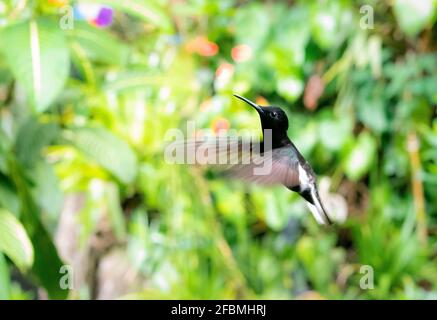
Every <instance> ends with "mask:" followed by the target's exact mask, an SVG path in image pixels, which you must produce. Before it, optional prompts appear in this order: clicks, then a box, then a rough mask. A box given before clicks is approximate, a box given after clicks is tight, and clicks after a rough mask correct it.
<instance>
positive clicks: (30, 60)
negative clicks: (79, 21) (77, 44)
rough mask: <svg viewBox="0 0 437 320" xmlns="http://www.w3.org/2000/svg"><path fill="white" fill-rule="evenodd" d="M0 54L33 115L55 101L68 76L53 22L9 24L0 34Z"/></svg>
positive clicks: (64, 51)
mask: <svg viewBox="0 0 437 320" xmlns="http://www.w3.org/2000/svg"><path fill="white" fill-rule="evenodd" d="M0 38H1V39H2V41H1V44H0V51H1V52H2V53H3V55H4V57H5V60H6V62H7V65H8V66H9V68H10V69H11V71H12V74H13V75H14V77H15V79H16V80H17V81H18V83H19V84H21V85H22V86H23V88H24V90H25V91H26V93H27V99H28V101H29V102H30V104H31V105H32V107H33V108H34V110H35V111H37V112H42V111H44V110H45V109H47V107H48V106H49V105H50V104H51V103H52V102H53V101H54V100H55V99H56V97H57V96H58V94H59V93H60V91H61V90H62V88H63V87H64V83H65V80H66V79H67V76H68V73H69V51H68V47H67V42H66V41H65V37H64V33H63V31H62V30H61V29H60V27H59V26H58V25H57V23H56V22H55V21H54V20H50V19H47V18H39V19H37V20H31V21H26V22H22V23H19V24H15V25H12V26H10V27H7V28H5V29H3V30H2V31H1V33H0Z"/></svg>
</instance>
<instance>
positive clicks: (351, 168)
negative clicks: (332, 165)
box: [345, 132, 376, 181]
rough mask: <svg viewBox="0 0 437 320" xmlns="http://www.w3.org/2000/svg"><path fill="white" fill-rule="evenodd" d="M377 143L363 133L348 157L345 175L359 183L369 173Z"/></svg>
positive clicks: (366, 133)
mask: <svg viewBox="0 0 437 320" xmlns="http://www.w3.org/2000/svg"><path fill="white" fill-rule="evenodd" d="M375 152H376V142H375V140H374V138H373V137H372V136H371V135H370V134H369V133H368V132H363V133H361V134H360V136H359V137H358V141H357V143H356V144H355V146H354V147H353V148H352V150H351V152H350V153H349V155H348V156H347V157H346V163H345V173H346V175H347V176H348V177H349V178H350V179H352V180H354V181H357V180H359V179H361V178H362V177H363V176H364V175H365V174H366V173H367V172H368V171H369V168H370V166H371V164H372V162H373V160H374V158H375V156H376V155H375Z"/></svg>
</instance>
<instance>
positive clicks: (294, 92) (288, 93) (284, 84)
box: [277, 75, 304, 102]
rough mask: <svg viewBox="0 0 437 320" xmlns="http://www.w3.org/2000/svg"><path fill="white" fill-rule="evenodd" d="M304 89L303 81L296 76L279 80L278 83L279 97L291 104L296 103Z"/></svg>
mask: <svg viewBox="0 0 437 320" xmlns="http://www.w3.org/2000/svg"><path fill="white" fill-rule="evenodd" d="M303 88H304V83H303V81H302V80H301V79H300V78H299V77H297V76H294V75H289V76H287V77H283V78H279V79H278V83H277V90H278V93H279V95H281V96H282V97H284V98H285V99H287V100H288V101H289V102H294V101H296V99H297V98H299V96H300V95H301V94H302V92H303Z"/></svg>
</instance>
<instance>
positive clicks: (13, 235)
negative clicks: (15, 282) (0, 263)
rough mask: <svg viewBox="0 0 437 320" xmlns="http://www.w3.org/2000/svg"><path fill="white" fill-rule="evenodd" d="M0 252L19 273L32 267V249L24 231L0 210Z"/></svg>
mask: <svg viewBox="0 0 437 320" xmlns="http://www.w3.org/2000/svg"><path fill="white" fill-rule="evenodd" d="M0 252H3V253H5V254H6V255H7V256H8V257H9V258H10V259H11V260H12V261H13V262H14V264H15V265H16V266H17V267H18V268H19V269H20V270H21V271H24V270H26V269H28V268H29V267H31V266H32V263H33V247H32V243H31V242H30V239H29V237H28V235H27V233H26V230H25V229H24V227H23V225H22V224H21V223H20V221H18V220H17V218H15V216H14V215H13V214H12V213H10V212H8V211H6V210H5V209H0Z"/></svg>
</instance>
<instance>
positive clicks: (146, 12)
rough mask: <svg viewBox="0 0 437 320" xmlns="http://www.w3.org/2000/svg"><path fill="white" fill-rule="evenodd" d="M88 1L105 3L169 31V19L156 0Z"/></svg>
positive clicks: (170, 27)
mask: <svg viewBox="0 0 437 320" xmlns="http://www.w3.org/2000/svg"><path fill="white" fill-rule="evenodd" d="M88 2H94V3H100V4H105V5H108V6H110V7H113V8H114V9H118V10H121V11H124V12H126V13H128V14H131V15H133V16H135V17H138V18H140V19H142V20H143V21H145V22H150V23H152V24H154V25H155V26H157V27H159V28H161V29H163V30H164V31H171V29H172V26H171V21H170V19H169V15H168V14H167V13H166V12H165V10H164V8H163V7H161V6H160V5H159V4H158V1H151V0H123V1H120V0H89V1H88Z"/></svg>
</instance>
